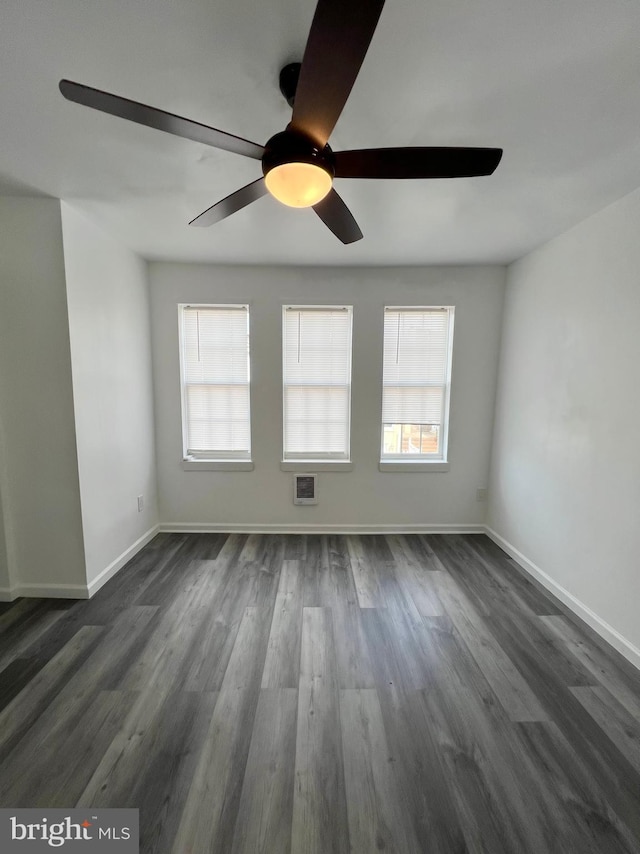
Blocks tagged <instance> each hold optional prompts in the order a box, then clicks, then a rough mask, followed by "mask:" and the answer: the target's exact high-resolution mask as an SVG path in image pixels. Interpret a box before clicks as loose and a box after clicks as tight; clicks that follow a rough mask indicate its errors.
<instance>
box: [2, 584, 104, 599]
mask: <svg viewBox="0 0 640 854" xmlns="http://www.w3.org/2000/svg"><path fill="white" fill-rule="evenodd" d="M5 589H6V588H5ZM21 596H26V597H28V598H31V599H88V598H89V592H88V590H87V586H86V584H16V586H15V587H12V588H11V589H10V590H9V595H8V597H7V598H6V599H4V598H3V599H2V601H4V602H12V601H13V600H14V599H19V598H20V597H21ZM0 598H2V596H1V593H0Z"/></svg>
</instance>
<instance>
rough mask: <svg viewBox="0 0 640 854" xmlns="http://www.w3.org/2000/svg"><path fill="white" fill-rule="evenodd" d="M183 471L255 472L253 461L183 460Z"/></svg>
mask: <svg viewBox="0 0 640 854" xmlns="http://www.w3.org/2000/svg"><path fill="white" fill-rule="evenodd" d="M181 465H182V470H183V471H253V462H252V461H251V460H182V462H181Z"/></svg>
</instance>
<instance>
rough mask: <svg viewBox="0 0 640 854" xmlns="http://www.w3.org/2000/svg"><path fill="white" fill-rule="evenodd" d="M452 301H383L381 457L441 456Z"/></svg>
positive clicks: (399, 459) (421, 458) (444, 442)
mask: <svg viewBox="0 0 640 854" xmlns="http://www.w3.org/2000/svg"><path fill="white" fill-rule="evenodd" d="M453 312H454V310H453V307H429V308H422V307H415V308H414V307H411V308H396V307H386V308H385V311H384V358H383V390H382V450H381V455H380V460H381V462H393V461H397V462H401V463H407V462H431V461H433V462H445V461H446V459H447V433H448V423H447V422H448V415H449V387H450V382H451V345H452V341H453Z"/></svg>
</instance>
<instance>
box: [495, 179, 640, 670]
mask: <svg viewBox="0 0 640 854" xmlns="http://www.w3.org/2000/svg"><path fill="white" fill-rule="evenodd" d="M639 237H640V190H639V191H637V192H635V193H633V194H632V195H630V196H627V197H626V198H624V199H622V200H621V201H619V202H617V203H616V204H614V205H612V206H610V207H608V208H606V209H605V210H603V211H601V212H600V213H598V214H596V215H595V216H593V217H591V218H590V219H588V220H586V221H585V222H583V223H581V224H580V225H578V226H577V227H575V228H574V229H572V230H571V231H569V232H567V233H566V234H564V235H562V236H560V237H558V238H556V239H555V240H553V241H551V242H550V243H548V244H547V245H545V246H543V247H542V248H540V249H538V250H537V251H535V252H533V253H532V254H530V255H528V256H526V257H525V258H523V259H521V260H520V261H518V262H517V263H515V264H513V265H512V266H511V267H510V269H509V273H508V286H507V294H506V301H505V317H504V335H503V343H502V352H501V361H500V380H499V394H498V402H497V409H496V426H495V438H494V446H493V463H492V477H491V485H490V505H489V517H488V519H489V524H490V526H491V528H493V530H494V531H495V532H497V534H498V535H499V536H500V537H501V538H503V540H504V541H506V543H507V544H508V545H510V546H511V547H512V548H515V549H517V550H518V551H519V552H520V553H521V557H523V558H524V559H525V560H524V563H525V565H526V564H527V562H531V564H532V566H531V565H530V566H529V568H530V569H532V571H534V572H537V571H538V570H540V571H542V573H544V574H546V576H548V578H547V579H544V578H543V580H545V583H547V584H548V586H550V587H551V588H552V589H555V592H557V593H558V594H559V595H561V596H562V598H564V599H565V601H569V602H571V603H572V605H573V606H574V607H577V609H578V611H579V613H581V614H582V616H583V617H585V618H586V619H587V620H588V621H590V622H591V623H592V625H598V626H599V628H600V630H601V631H603V633H604V634H605V636H606V637H608V639H609V640H611V641H612V642H613V643H614V644H616V645H617V646H618V648H619V649H621V650H623V651H624V652H625V654H627V655H628V656H629V657H631V658H632V660H635V661H636V663H637V664H639V665H640V653H638V651H637V649H636V651H635V652H634V651H633V650H631V649H630V648H629V646H628V644H627V643H625V641H624V640H623V639H621V638H620V637H618V636H617V634H616V633H619V634H620V635H622V636H623V638H625V639H626V641H628V642H630V643H631V644H632V645H634V646H635V647H636V648H640V619H639V618H638V603H639V602H640V564H639V562H638V561H639V558H638V556H639V555H640V239H639ZM558 586H559V587H558ZM572 597H573V598H572ZM575 600H578V602H576V601H575ZM579 603H581V604H582V605H583V606H586V609H588V610H585V609H584V608H581V606H580V604H579ZM591 612H593V613H591ZM601 621H604V623H606V624H608V625H609V626H610V627H611V628H612V629H613V632H611V631H609V630H608V629H607V628H606V627H603V626H602V624H601Z"/></svg>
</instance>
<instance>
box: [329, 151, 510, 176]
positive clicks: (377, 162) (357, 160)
mask: <svg viewBox="0 0 640 854" xmlns="http://www.w3.org/2000/svg"><path fill="white" fill-rule="evenodd" d="M501 157H502V149H501V148H363V149H359V150H357V151H336V152H335V158H336V178H467V177H471V176H473V175H491V173H492V172H493V171H494V170H495V168H496V166H497V165H498V163H500V158H501Z"/></svg>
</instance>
